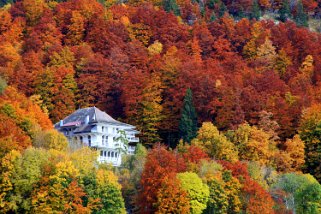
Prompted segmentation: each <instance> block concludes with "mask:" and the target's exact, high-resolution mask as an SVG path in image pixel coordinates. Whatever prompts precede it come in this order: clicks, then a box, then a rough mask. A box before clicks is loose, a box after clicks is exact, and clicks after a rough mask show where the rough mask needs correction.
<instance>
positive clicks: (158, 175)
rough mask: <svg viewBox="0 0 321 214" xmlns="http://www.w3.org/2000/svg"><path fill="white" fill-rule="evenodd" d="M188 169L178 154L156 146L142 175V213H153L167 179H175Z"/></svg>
mask: <svg viewBox="0 0 321 214" xmlns="http://www.w3.org/2000/svg"><path fill="white" fill-rule="evenodd" d="M185 169H186V164H185V161H184V160H183V159H182V157H180V156H179V155H178V154H175V153H173V152H171V151H168V150H167V149H166V148H165V147H164V146H162V145H160V144H156V145H155V146H154V148H153V149H152V150H150V151H149V152H148V156H147V160H146V163H145V167H144V171H143V173H142V178H141V185H142V190H141V192H140V193H139V205H140V207H141V213H153V212H155V207H154V206H153V204H155V203H156V202H157V194H158V191H159V190H160V189H161V187H162V184H163V182H164V181H165V180H166V179H173V178H175V177H176V173H178V172H183V171H184V170H185Z"/></svg>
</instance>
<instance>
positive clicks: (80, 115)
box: [55, 107, 134, 131]
mask: <svg viewBox="0 0 321 214" xmlns="http://www.w3.org/2000/svg"><path fill="white" fill-rule="evenodd" d="M87 116H89V121H88V123H86V118H87ZM62 121H63V127H65V126H78V125H80V126H83V125H86V126H87V124H88V125H89V124H92V123H98V122H99V123H109V124H112V125H116V126H117V125H118V126H127V127H129V128H134V126H132V125H129V124H126V123H122V122H119V121H117V120H115V119H114V118H112V117H111V116H110V115H108V114H107V113H105V112H103V111H101V110H100V109H98V108H96V107H88V108H83V109H78V110H77V111H75V112H74V113H72V114H70V115H69V116H67V117H66V118H64V119H63V120H62ZM59 126H60V123H59V122H58V123H56V124H55V127H59ZM81 129H85V127H82V128H81ZM79 131H80V130H79Z"/></svg>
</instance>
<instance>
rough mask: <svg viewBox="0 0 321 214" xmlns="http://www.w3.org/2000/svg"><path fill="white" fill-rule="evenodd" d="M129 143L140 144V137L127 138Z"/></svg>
mask: <svg viewBox="0 0 321 214" xmlns="http://www.w3.org/2000/svg"><path fill="white" fill-rule="evenodd" d="M127 139H128V141H129V142H134V143H138V142H139V138H138V137H128V138H127Z"/></svg>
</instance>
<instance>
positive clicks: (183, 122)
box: [179, 88, 197, 143]
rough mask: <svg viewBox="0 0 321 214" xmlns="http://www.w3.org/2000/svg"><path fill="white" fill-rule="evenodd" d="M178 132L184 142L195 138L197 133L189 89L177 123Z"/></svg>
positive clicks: (194, 111) (195, 117) (195, 116)
mask: <svg viewBox="0 0 321 214" xmlns="http://www.w3.org/2000/svg"><path fill="white" fill-rule="evenodd" d="M179 132H180V136H181V138H182V139H183V140H184V141H185V142H189V143H190V142H191V140H192V139H193V138H194V137H196V132H197V115H196V110H195V107H194V104H193V94H192V90H191V89H190V88H188V89H187V91H186V94H185V97H184V104H183V108H182V111H181V119H180V122H179Z"/></svg>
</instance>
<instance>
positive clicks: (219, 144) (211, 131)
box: [192, 122, 238, 162]
mask: <svg viewBox="0 0 321 214" xmlns="http://www.w3.org/2000/svg"><path fill="white" fill-rule="evenodd" d="M192 144H195V145H198V146H200V147H202V148H204V150H205V151H206V153H207V154H208V155H209V156H210V157H212V158H214V159H215V160H227V161H232V162H233V161H237V160H238V151H237V148H236V147H235V146H234V145H233V143H231V142H230V141H229V140H228V139H227V138H226V137H225V135H224V134H222V133H220V132H219V131H218V129H217V128H216V127H215V126H214V125H213V124H212V123H210V122H205V123H203V124H202V127H201V128H200V129H199V131H198V133H197V137H196V138H195V139H193V141H192Z"/></svg>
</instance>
